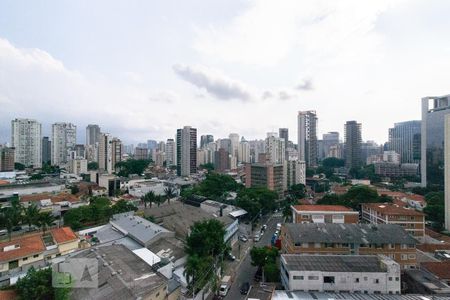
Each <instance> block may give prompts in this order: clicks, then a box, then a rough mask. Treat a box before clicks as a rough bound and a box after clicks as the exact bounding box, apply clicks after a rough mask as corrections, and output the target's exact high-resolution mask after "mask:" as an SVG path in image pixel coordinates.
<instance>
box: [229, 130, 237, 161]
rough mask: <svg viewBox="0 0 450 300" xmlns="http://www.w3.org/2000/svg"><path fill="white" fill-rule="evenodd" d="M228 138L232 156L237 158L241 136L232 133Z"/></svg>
mask: <svg viewBox="0 0 450 300" xmlns="http://www.w3.org/2000/svg"><path fill="white" fill-rule="evenodd" d="M228 138H229V139H230V155H231V156H233V157H236V158H237V156H238V148H239V134H237V133H230V135H229V136H228Z"/></svg>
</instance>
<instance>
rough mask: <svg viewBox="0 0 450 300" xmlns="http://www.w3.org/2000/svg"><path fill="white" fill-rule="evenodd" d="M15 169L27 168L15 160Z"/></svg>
mask: <svg viewBox="0 0 450 300" xmlns="http://www.w3.org/2000/svg"><path fill="white" fill-rule="evenodd" d="M14 170H18V171H23V170H25V165H24V164H21V163H18V162H15V163H14Z"/></svg>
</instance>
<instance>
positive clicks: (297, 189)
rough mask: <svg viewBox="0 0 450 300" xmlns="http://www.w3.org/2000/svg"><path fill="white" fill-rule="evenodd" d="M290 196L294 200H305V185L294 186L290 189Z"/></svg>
mask: <svg viewBox="0 0 450 300" xmlns="http://www.w3.org/2000/svg"><path fill="white" fill-rule="evenodd" d="M288 194H289V195H290V196H291V197H293V198H294V199H302V198H305V194H306V188H305V185H304V184H301V183H299V184H294V185H291V186H290V187H289V190H288Z"/></svg>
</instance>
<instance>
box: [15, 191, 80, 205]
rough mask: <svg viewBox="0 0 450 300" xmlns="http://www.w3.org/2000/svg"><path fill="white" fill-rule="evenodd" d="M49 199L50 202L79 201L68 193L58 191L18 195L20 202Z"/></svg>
mask: <svg viewBox="0 0 450 300" xmlns="http://www.w3.org/2000/svg"><path fill="white" fill-rule="evenodd" d="M47 199H50V201H52V203H57V202H62V201H68V202H71V203H73V202H79V199H78V197H76V196H75V195H72V194H68V193H59V194H51V193H41V194H31V195H23V196H20V202H37V201H41V200H47Z"/></svg>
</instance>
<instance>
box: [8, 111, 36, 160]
mask: <svg viewBox="0 0 450 300" xmlns="http://www.w3.org/2000/svg"><path fill="white" fill-rule="evenodd" d="M41 134H42V126H41V123H38V122H37V121H36V120H32V119H14V120H12V121H11V147H14V148H15V162H18V163H21V164H23V165H25V166H27V167H28V166H33V167H35V168H40V167H41V166H42V147H41V140H42V138H41Z"/></svg>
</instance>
